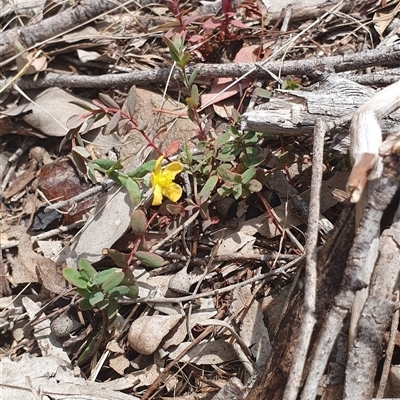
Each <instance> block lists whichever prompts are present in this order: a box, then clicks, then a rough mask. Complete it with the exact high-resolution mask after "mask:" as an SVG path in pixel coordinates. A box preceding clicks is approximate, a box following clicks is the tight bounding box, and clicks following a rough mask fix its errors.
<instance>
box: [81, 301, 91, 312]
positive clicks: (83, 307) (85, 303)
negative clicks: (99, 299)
mask: <svg viewBox="0 0 400 400" xmlns="http://www.w3.org/2000/svg"><path fill="white" fill-rule="evenodd" d="M92 308H93V306H92V305H91V304H90V301H89V299H83V300H82V301H81V302H80V303H79V309H80V310H82V311H87V310H91V309H92Z"/></svg>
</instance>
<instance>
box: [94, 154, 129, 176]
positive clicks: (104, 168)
mask: <svg viewBox="0 0 400 400" xmlns="http://www.w3.org/2000/svg"><path fill="white" fill-rule="evenodd" d="M92 163H93V164H94V165H95V168H96V169H97V170H98V171H100V172H103V173H105V174H109V173H111V172H113V171H116V170H119V169H121V168H122V165H121V161H120V160H118V161H114V160H109V159H108V158H97V159H96V160H93V161H92Z"/></svg>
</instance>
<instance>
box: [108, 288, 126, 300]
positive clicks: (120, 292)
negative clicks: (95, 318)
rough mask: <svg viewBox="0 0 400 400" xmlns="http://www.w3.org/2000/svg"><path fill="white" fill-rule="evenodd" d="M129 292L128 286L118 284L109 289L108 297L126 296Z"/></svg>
mask: <svg viewBox="0 0 400 400" xmlns="http://www.w3.org/2000/svg"><path fill="white" fill-rule="evenodd" d="M128 293H129V288H128V287H127V286H117V287H115V288H112V289H111V290H109V291H108V298H109V299H114V298H115V297H121V296H126V295H127V294H128Z"/></svg>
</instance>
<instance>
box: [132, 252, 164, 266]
mask: <svg viewBox="0 0 400 400" xmlns="http://www.w3.org/2000/svg"><path fill="white" fill-rule="evenodd" d="M135 257H136V258H137V259H138V260H139V261H140V262H141V263H142V264H144V265H146V266H147V267H151V268H158V267H162V266H163V265H164V263H165V261H164V259H163V258H162V257H161V256H159V255H158V254H154V253H149V252H147V251H137V252H136V253H135Z"/></svg>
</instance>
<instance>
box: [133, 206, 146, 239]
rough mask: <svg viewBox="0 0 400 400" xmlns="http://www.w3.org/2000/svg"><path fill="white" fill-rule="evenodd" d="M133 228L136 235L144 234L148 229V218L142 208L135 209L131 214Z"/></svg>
mask: <svg viewBox="0 0 400 400" xmlns="http://www.w3.org/2000/svg"><path fill="white" fill-rule="evenodd" d="M131 228H132V231H133V233H134V234H135V235H138V236H144V235H145V234H146V231H147V218H146V214H145V213H144V212H143V211H142V210H135V211H133V213H132V214H131Z"/></svg>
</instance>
